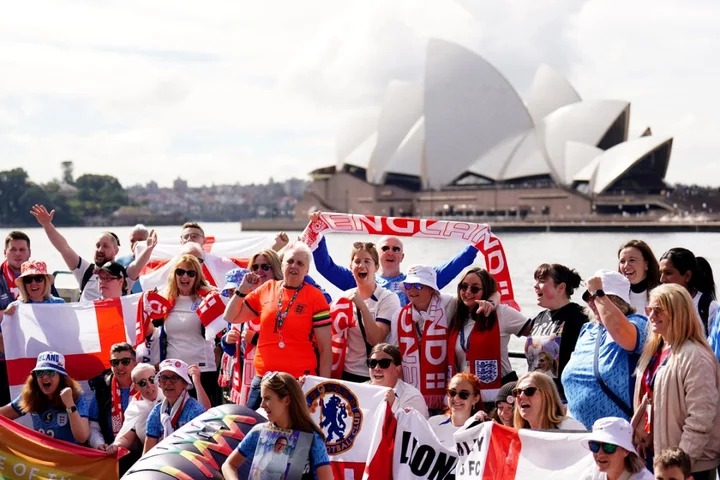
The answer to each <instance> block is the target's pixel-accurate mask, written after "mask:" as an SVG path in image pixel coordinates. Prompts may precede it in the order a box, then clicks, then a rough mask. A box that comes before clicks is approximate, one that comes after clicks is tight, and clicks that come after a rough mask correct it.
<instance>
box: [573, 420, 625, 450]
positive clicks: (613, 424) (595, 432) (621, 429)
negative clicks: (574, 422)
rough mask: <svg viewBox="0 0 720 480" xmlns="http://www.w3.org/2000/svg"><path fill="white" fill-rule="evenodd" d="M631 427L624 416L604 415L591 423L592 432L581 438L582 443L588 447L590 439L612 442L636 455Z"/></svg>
mask: <svg viewBox="0 0 720 480" xmlns="http://www.w3.org/2000/svg"><path fill="white" fill-rule="evenodd" d="M632 437H633V428H632V426H631V425H630V423H629V422H628V421H627V420H625V419H624V418H618V417H605V418H601V419H598V420H596V421H595V423H593V427H592V432H591V433H588V434H587V436H586V437H585V438H584V439H583V441H582V445H583V447H585V448H590V447H589V445H588V443H589V442H590V441H595V442H602V443H612V444H613V445H617V446H618V447H622V448H624V449H625V450H627V451H628V452H630V453H634V454H635V455H637V454H638V453H637V450H635V447H634V446H633V443H632Z"/></svg>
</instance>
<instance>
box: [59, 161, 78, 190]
mask: <svg viewBox="0 0 720 480" xmlns="http://www.w3.org/2000/svg"><path fill="white" fill-rule="evenodd" d="M60 166H61V167H62V172H63V174H62V180H63V182H65V183H67V184H68V185H73V184H74V183H75V177H74V175H73V172H74V170H75V166H74V165H73V162H72V160H65V161H64V162H62V163H61V164H60Z"/></svg>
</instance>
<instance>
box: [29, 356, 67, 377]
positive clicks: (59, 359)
mask: <svg viewBox="0 0 720 480" xmlns="http://www.w3.org/2000/svg"><path fill="white" fill-rule="evenodd" d="M38 370H53V371H55V372H57V373H61V374H63V375H67V371H66V370H65V356H64V355H63V354H62V353H58V352H52V351H48V352H42V353H41V354H40V355H38V357H37V363H35V368H33V370H32V371H33V372H37V371H38Z"/></svg>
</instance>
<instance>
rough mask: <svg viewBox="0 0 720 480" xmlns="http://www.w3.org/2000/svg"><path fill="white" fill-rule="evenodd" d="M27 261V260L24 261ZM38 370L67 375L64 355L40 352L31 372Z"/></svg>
mask: <svg viewBox="0 0 720 480" xmlns="http://www.w3.org/2000/svg"><path fill="white" fill-rule="evenodd" d="M26 263H27V262H26ZM40 370H53V371H55V372H57V373H61V374H63V375H67V371H66V370H65V356H64V355H63V354H62V353H58V352H42V353H41V354H40V355H38V357H37V362H36V363H35V368H33V370H32V371H33V372H37V371H40Z"/></svg>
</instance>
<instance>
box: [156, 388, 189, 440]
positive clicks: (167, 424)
mask: <svg viewBox="0 0 720 480" xmlns="http://www.w3.org/2000/svg"><path fill="white" fill-rule="evenodd" d="M188 398H190V395H189V394H188V391H187V390H183V392H182V393H181V394H180V396H179V397H178V399H177V400H175V405H173V406H172V408H171V409H170V413H168V407H169V406H170V402H168V399H167V398H165V399H164V400H163V402H162V405H161V406H160V423H161V424H162V426H163V431H164V432H165V434H164V435H163V438H167V437H169V436H170V435H172V433H173V432H174V431H175V429H176V428H178V420H179V419H180V414H181V413H182V411H183V408H185V403H186V402H187V401H188Z"/></svg>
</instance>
